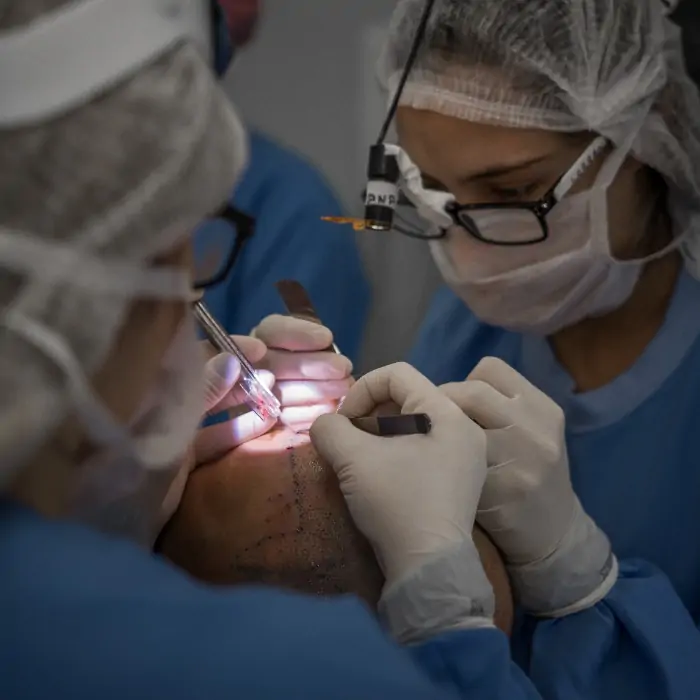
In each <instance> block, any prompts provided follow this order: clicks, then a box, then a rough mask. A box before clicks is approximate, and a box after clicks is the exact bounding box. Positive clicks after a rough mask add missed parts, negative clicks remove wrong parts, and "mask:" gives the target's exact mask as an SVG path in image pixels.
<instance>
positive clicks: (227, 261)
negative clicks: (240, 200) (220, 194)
mask: <svg viewBox="0 0 700 700" xmlns="http://www.w3.org/2000/svg"><path fill="white" fill-rule="evenodd" d="M254 232H255V219H254V218H253V217H252V216H249V215H248V214H246V213H244V212H242V211H240V209H236V208H235V207H233V206H231V205H226V206H225V207H223V208H222V209H221V211H220V212H219V213H218V214H217V215H216V216H215V217H212V218H210V219H207V220H206V221H205V222H203V223H202V224H201V225H200V226H199V227H198V228H197V229H196V230H195V232H194V235H193V237H192V252H193V259H194V261H193V270H194V273H193V285H194V288H195V289H196V290H198V291H199V290H204V289H208V288H209V287H213V286H215V285H217V284H219V283H220V282H222V281H223V280H224V279H226V277H227V276H228V274H229V273H230V272H231V270H232V269H233V266H234V264H235V263H236V260H237V259H238V256H239V255H240V253H241V250H242V249H243V246H244V244H245V243H246V241H247V240H248V239H250V237H251V236H252V235H253V233H254Z"/></svg>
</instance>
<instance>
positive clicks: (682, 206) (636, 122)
mask: <svg viewBox="0 0 700 700" xmlns="http://www.w3.org/2000/svg"><path fill="white" fill-rule="evenodd" d="M674 5H675V0H668V1H666V2H664V0H615V2H611V1H610V0H489V1H488V2H485V1H484V0H436V3H435V6H434V8H433V12H432V14H431V17H430V19H429V21H428V25H427V31H426V35H425V38H424V40H423V42H422V44H421V48H420V50H419V52H418V55H417V59H416V62H415V64H414V67H413V69H412V71H411V74H410V76H409V78H408V82H407V84H406V86H405V89H404V91H403V93H402V96H401V100H400V104H401V105H403V106H410V107H414V108H417V109H423V110H429V111H434V112H438V113H441V114H444V115H446V116H451V117H457V118H460V119H465V120H469V121H474V122H480V123H486V124H494V125H501V126H507V127H516V128H534V129H547V130H553V131H562V132H583V131H593V132H597V133H599V134H602V135H603V136H605V137H607V138H608V139H610V140H611V141H612V142H613V143H615V144H617V145H618V146H625V147H627V146H629V147H631V152H632V154H633V155H634V156H635V157H636V158H637V159H638V160H640V161H641V162H643V163H646V164H648V165H649V166H651V167H653V168H654V169H655V170H657V171H658V172H659V173H660V174H662V175H663V176H664V178H665V179H666V181H667V183H668V185H669V197H670V200H669V201H670V206H671V212H672V214H673V216H674V220H675V225H676V235H677V236H685V234H686V233H688V232H689V230H690V229H691V228H692V229H694V230H695V231H698V230H700V226H698V222H697V218H698V216H699V215H700V120H699V119H698V115H700V99H699V97H698V93H697V88H696V86H695V85H694V84H693V83H692V82H691V80H690V78H689V77H688V75H687V73H686V70H685V65H684V61H683V54H682V43H681V35H680V30H679V29H678V28H677V27H676V26H675V25H673V24H672V23H671V21H670V20H669V19H668V17H667V15H668V13H669V11H670V10H671V9H673V6H674ZM424 8H425V2H424V0H401V2H399V4H398V6H397V9H396V11H395V13H394V16H393V18H392V23H391V27H390V30H389V35H388V39H387V42H386V45H385V48H384V51H383V54H382V57H381V59H380V65H379V72H380V80H381V81H382V83H383V85H384V86H385V87H386V88H387V89H388V90H389V91H390V93H391V94H392V95H393V94H394V93H395V91H396V89H397V86H398V82H399V79H400V76H401V73H402V71H403V69H404V66H405V65H406V62H407V60H408V57H409V53H410V51H411V46H412V43H413V40H414V38H415V36H416V32H417V30H418V26H419V23H420V20H421V16H422V14H423V10H424ZM696 238H697V236H691V237H690V238H688V239H687V241H686V245H687V246H689V247H691V248H692V247H696V246H697V245H698V244H697V241H696V240H695V239H696Z"/></svg>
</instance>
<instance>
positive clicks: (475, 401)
mask: <svg viewBox="0 0 700 700" xmlns="http://www.w3.org/2000/svg"><path fill="white" fill-rule="evenodd" d="M441 389H442V391H443V393H444V394H445V395H446V396H448V397H449V398H451V399H452V400H453V401H454V402H455V403H456V404H457V405H458V406H459V407H460V408H461V409H462V410H463V411H464V412H465V413H466V414H467V415H468V416H469V417H470V418H472V419H473V420H475V421H476V422H477V423H479V425H481V426H482V427H483V428H484V429H485V430H486V440H487V459H488V466H489V468H488V474H487V477H486V484H485V486H484V490H483V493H482V496H481V501H480V503H479V511H478V514H477V521H478V523H479V525H481V527H482V528H484V529H485V530H486V531H487V532H488V534H489V535H490V536H491V538H492V539H493V541H494V543H495V544H496V546H497V547H498V548H499V549H500V550H501V553H502V554H503V556H504V558H505V561H506V565H507V567H508V571H509V574H510V576H511V581H512V584H513V588H514V591H515V593H516V596H517V597H518V599H519V602H520V603H521V605H522V606H523V607H524V609H525V610H526V611H528V612H530V613H532V614H535V615H542V616H550V617H559V616H563V615H567V614H570V613H572V612H577V611H580V610H583V609H585V608H587V607H590V606H592V605H594V604H595V603H597V602H598V601H599V600H601V599H602V598H603V597H605V595H607V593H608V591H609V590H610V589H611V588H612V586H613V585H614V583H615V581H616V580H617V560H616V559H615V556H614V555H613V553H612V550H611V546H610V542H609V540H608V538H607V537H606V536H605V534H604V533H603V532H602V531H601V530H600V529H599V528H598V527H597V526H596V524H595V523H594V522H593V520H591V518H590V517H589V516H588V515H587V514H586V513H585V511H584V510H583V508H582V506H581V503H580V501H579V500H578V498H577V496H576V494H575V493H574V490H573V487H572V485H571V478H570V475H569V462H568V455H567V450H566V438H565V433H564V428H565V419H564V412H563V411H562V409H561V408H560V407H559V406H558V405H557V404H556V403H555V402H554V401H552V400H551V399H550V398H549V397H548V396H546V395H545V394H543V393H542V392H541V391H539V389H537V388H536V387H534V386H533V385H532V384H530V383H529V382H528V381H527V380H526V379H525V378H524V377H522V376H521V375H520V374H518V372H516V371H515V370H514V369H513V368H512V367H510V366H509V365H507V364H506V363H505V362H502V361H501V360H498V359H496V358H493V357H487V358H485V359H483V360H482V361H481V362H480V363H479V365H477V367H476V369H475V370H474V371H473V372H472V373H471V374H470V375H469V377H468V379H467V381H465V382H459V383H455V384H446V385H444V386H443V387H441Z"/></svg>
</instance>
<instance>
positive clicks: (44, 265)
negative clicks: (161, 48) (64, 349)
mask: <svg viewBox="0 0 700 700" xmlns="http://www.w3.org/2000/svg"><path fill="white" fill-rule="evenodd" d="M71 1H72V0H9V2H8V1H5V2H2V3H0V32H2V31H6V30H9V29H12V28H15V27H20V26H25V25H26V24H28V23H30V22H32V21H34V20H36V19H38V18H40V17H41V16H42V15H44V14H45V13H47V12H51V11H54V10H57V9H59V8H61V7H62V6H64V5H67V4H69V3H70V2H71ZM114 31H115V32H116V31H121V30H120V29H119V28H117V27H115V29H114ZM124 40H125V41H128V36H125V37H124ZM237 151H238V152H237ZM239 151H240V131H236V122H235V120H234V117H233V114H232V112H231V110H230V107H229V105H228V103H227V101H226V98H225V96H224V95H223V93H222V92H221V91H220V89H219V87H218V85H217V83H216V81H215V78H214V77H213V75H212V72H211V70H210V68H209V66H207V65H206V64H205V62H204V61H203V59H202V58H201V56H200V54H199V53H198V51H197V50H196V49H195V48H193V47H192V46H190V45H189V44H187V43H182V44H180V45H178V46H177V47H176V48H173V49H170V50H169V51H168V52H167V53H166V54H165V55H162V56H160V57H159V58H158V59H156V60H155V61H153V62H152V63H151V64H150V65H147V66H145V67H143V68H141V69H140V70H139V71H138V72H137V73H136V74H133V75H131V76H130V77H127V78H126V79H124V80H123V81H122V82H121V83H120V84H119V85H117V86H116V87H112V88H110V89H109V90H108V91H106V92H104V93H103V94H101V95H99V96H97V97H96V98H94V99H93V100H92V101H91V102H90V103H89V104H84V105H82V106H80V107H79V108H77V109H74V110H72V111H71V112H69V113H67V114H63V115H61V116H60V117H57V118H53V119H51V120H50V121H46V122H45V123H42V124H39V125H36V126H31V127H27V128H17V129H5V130H3V129H0V233H2V234H3V235H4V236H6V237H10V238H11V237H12V236H13V235H17V236H23V237H25V238H27V239H28V240H30V241H31V242H33V243H34V245H35V248H36V261H35V264H33V266H32V267H33V269H32V270H31V271H29V270H27V269H26V265H25V266H24V267H22V266H18V265H17V264H15V262H13V261H12V260H11V259H10V253H9V252H8V251H9V250H10V249H11V248H12V245H11V242H10V245H9V246H7V247H6V246H5V245H3V244H1V243H0V315H3V314H5V313H7V312H8V311H9V310H12V311H16V310H20V311H21V312H22V313H23V314H24V315H25V316H28V317H29V318H30V319H31V320H33V321H35V322H37V323H39V324H41V325H43V326H44V327H47V328H48V329H50V331H51V332H53V333H55V334H57V335H59V336H60V337H61V338H63V339H64V340H65V341H66V342H67V343H68V344H69V346H70V347H71V348H72V350H73V353H74V355H75V357H76V358H77V360H78V362H79V363H80V365H81V367H82V369H83V371H84V372H85V373H86V374H87V375H91V374H93V373H94V372H95V371H96V370H97V369H98V368H99V367H100V366H101V364H102V363H103V362H104V360H105V359H106V356H107V354H108V352H109V351H110V349H111V346H112V344H113V342H114V340H115V337H116V334H117V332H118V330H119V329H120V325H121V323H122V322H123V320H124V318H125V316H126V312H127V311H128V309H129V306H130V304H131V303H132V301H133V300H132V299H129V298H128V295H127V296H125V295H122V294H117V293H108V292H105V291H97V290H91V289H90V288H89V286H87V285H86V283H85V279H81V270H80V269H79V268H78V269H75V270H73V273H72V278H66V277H65V276H64V277H63V278H61V279H58V280H56V279H51V277H50V276H49V275H46V274H45V273H46V271H47V270H50V269H51V264H52V254H51V250H50V247H51V246H56V245H63V246H66V247H69V248H72V249H75V250H77V249H78V248H80V249H81V250H83V251H89V252H90V253H91V254H92V255H94V256H95V257H97V258H98V259H100V260H103V261H120V262H123V263H128V264H129V265H135V266H145V265H147V264H148V261H149V260H150V259H152V257H153V256H155V255H158V254H159V253H163V252H166V251H168V250H170V249H172V248H173V246H175V245H176V244H177V243H178V242H180V241H182V240H184V238H185V237H186V236H187V235H188V234H189V233H190V232H191V231H192V230H193V228H194V227H195V226H196V225H197V224H198V223H199V222H201V220H202V219H204V218H205V217H206V216H208V215H210V214H212V213H214V212H215V211H216V210H218V209H219V208H220V206H221V205H222V204H223V203H224V202H225V201H226V199H227V198H228V196H229V194H230V191H231V188H232V187H233V184H234V182H235V178H236V176H237V174H238V172H239V170H240V164H241V159H242V158H244V155H243V154H241V153H240V152H239ZM42 246H43V247H45V248H46V250H44V249H43V247H42ZM0 358H1V361H0V484H2V482H3V481H6V480H7V479H8V478H9V477H10V476H11V475H12V472H13V470H15V469H17V468H18V467H20V466H21V465H22V464H23V463H25V462H26V460H27V459H28V458H29V457H30V455H31V454H32V452H33V451H34V450H36V449H37V448H38V447H39V446H40V445H41V443H42V442H43V441H44V440H45V439H46V438H47V437H48V435H49V434H50V431H51V430H53V429H55V427H56V426H57V425H58V424H59V422H60V421H61V420H62V419H64V418H65V417H66V413H67V411H68V409H69V401H68V397H67V390H66V388H65V386H64V378H63V376H62V374H61V372H59V371H58V369H57V368H56V367H55V365H54V364H53V363H52V362H51V361H50V360H48V359H47V358H46V357H45V356H44V355H43V354H42V353H40V352H39V351H38V350H36V349H35V348H34V347H33V346H32V345H31V344H29V343H27V342H26V341H25V340H24V339H23V338H22V337H20V336H18V335H17V334H16V333H15V332H13V331H11V330H9V329H8V328H7V327H6V326H5V325H4V324H2V323H0Z"/></svg>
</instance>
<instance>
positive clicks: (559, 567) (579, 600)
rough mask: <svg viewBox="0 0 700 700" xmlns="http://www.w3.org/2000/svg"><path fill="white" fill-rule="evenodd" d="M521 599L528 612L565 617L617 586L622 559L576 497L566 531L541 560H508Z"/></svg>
mask: <svg viewBox="0 0 700 700" xmlns="http://www.w3.org/2000/svg"><path fill="white" fill-rule="evenodd" d="M506 568H507V570H508V574H509V576H510V579H511V584H512V586H513V592H514V594H515V597H516V600H517V601H518V603H519V604H520V605H521V606H522V608H523V609H524V610H525V611H526V612H527V613H529V614H531V615H535V616H539V617H564V616H565V615H571V614H573V613H576V612H580V611H582V610H585V609H587V608H590V607H592V606H594V605H595V604H596V603H598V602H599V601H600V600H602V599H603V598H604V597H605V596H606V595H607V594H608V593H609V591H610V589H611V588H612V587H613V586H614V585H615V582H616V581H617V576H618V564H617V559H616V558H615V555H614V554H613V552H612V548H611V545H610V540H608V538H607V536H606V535H605V533H604V532H603V531H602V530H601V529H600V528H599V527H598V526H597V525H596V524H595V522H593V520H592V519H591V518H590V516H589V515H588V514H587V513H586V512H585V511H584V510H583V507H582V506H581V503H580V502H579V500H578V498H576V503H575V507H574V513H573V517H572V519H571V524H570V527H569V529H568V530H567V533H566V535H565V536H564V537H563V538H562V539H561V540H560V541H559V543H558V544H557V546H556V547H555V549H554V551H553V552H552V553H551V554H549V555H548V556H546V557H544V558H543V559H540V560H539V561H536V562H531V563H528V564H519V565H509V564H508V562H506Z"/></svg>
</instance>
